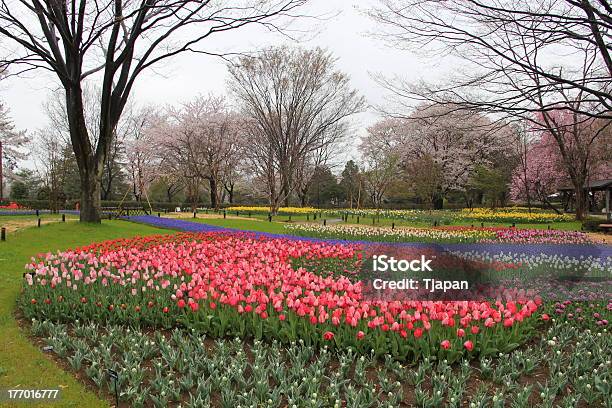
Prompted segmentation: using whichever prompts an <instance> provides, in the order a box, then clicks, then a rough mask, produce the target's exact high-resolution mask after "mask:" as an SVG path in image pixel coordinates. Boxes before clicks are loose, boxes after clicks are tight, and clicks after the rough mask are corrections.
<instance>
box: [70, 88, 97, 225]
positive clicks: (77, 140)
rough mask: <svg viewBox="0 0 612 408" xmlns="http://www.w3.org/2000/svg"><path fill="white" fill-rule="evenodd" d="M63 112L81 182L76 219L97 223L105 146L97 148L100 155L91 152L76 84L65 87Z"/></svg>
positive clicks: (79, 90)
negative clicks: (64, 112)
mask: <svg viewBox="0 0 612 408" xmlns="http://www.w3.org/2000/svg"><path fill="white" fill-rule="evenodd" d="M66 114H67V118H68V126H69V129H70V141H71V144H72V150H74V155H75V157H76V161H77V165H78V167H79V178H80V182H81V203H80V215H79V219H80V221H81V222H95V223H100V192H101V189H102V188H101V186H102V170H103V163H104V161H105V159H106V153H107V149H104V148H103V149H101V152H102V153H103V154H101V155H99V156H100V157H96V155H95V154H94V152H93V149H92V146H91V142H90V140H89V133H88V131H87V125H86V124H85V115H84V106H83V94H82V92H81V88H80V87H79V86H72V87H67V88H66ZM101 128H102V126H101ZM103 137H104V135H103V134H102V133H100V139H102V138H103ZM99 143H102V141H101V140H100V141H99ZM105 147H106V146H105Z"/></svg>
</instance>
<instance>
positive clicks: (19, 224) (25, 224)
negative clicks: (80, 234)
mask: <svg viewBox="0 0 612 408" xmlns="http://www.w3.org/2000/svg"><path fill="white" fill-rule="evenodd" d="M74 221H78V220H77V219H69V218H66V222H74ZM57 222H62V221H61V220H60V219H58V220H54V219H48V218H41V219H40V225H41V226H43V225H47V224H54V223H57ZM36 225H37V221H36V220H35V219H32V218H28V219H23V220H19V219H11V220H3V219H2V218H1V217H0V226H2V227H4V228H6V232H7V233H11V232H15V231H19V230H22V229H24V228H29V227H35V226H36Z"/></svg>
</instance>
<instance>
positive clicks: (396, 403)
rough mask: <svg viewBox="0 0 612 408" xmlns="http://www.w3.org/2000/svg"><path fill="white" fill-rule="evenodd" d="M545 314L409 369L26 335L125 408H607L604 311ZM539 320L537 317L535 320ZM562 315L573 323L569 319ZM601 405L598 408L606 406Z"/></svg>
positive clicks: (166, 343)
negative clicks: (512, 341) (498, 343)
mask: <svg viewBox="0 0 612 408" xmlns="http://www.w3.org/2000/svg"><path fill="white" fill-rule="evenodd" d="M562 305H563V312H562V313H556V312H554V308H557V309H559V307H560V305H553V304H550V305H546V306H544V309H543V310H542V312H545V313H544V314H543V315H542V320H541V329H540V331H539V333H538V338H537V339H534V341H532V342H531V343H530V345H529V347H528V348H525V349H522V350H514V351H512V352H509V353H500V354H497V355H495V356H491V357H484V356H483V357H481V358H479V359H476V360H468V359H467V358H465V359H462V360H461V361H459V362H457V363H456V364H450V362H449V361H448V360H445V359H434V358H427V357H426V358H424V359H422V360H421V361H419V362H418V364H409V365H406V364H405V363H402V362H399V361H397V360H394V359H393V358H392V357H391V356H389V355H386V356H383V358H382V359H380V358H375V356H374V355H372V354H366V355H359V354H357V353H355V352H354V351H353V350H351V349H342V350H338V351H333V350H331V349H329V348H328V347H327V346H325V345H324V346H323V347H321V348H319V349H317V348H315V347H314V346H312V345H307V344H306V343H305V342H304V341H302V340H298V341H296V342H292V343H290V344H288V345H281V344H279V343H278V342H276V341H272V342H262V341H257V340H256V341H254V342H245V341H244V340H243V339H240V338H236V339H218V340H214V341H213V340H211V339H210V338H208V337H207V336H206V335H204V334H201V333H199V332H197V331H194V330H186V329H174V330H171V331H161V330H157V331H154V332H152V331H150V330H145V329H144V328H142V327H138V325H137V324H135V325H133V326H132V327H127V326H125V325H109V324H105V323H100V322H95V321H89V322H84V321H79V320H76V321H72V322H70V323H68V324H58V323H55V322H51V321H48V320H39V319H33V320H32V321H31V323H30V324H29V329H30V333H31V335H32V336H33V338H34V339H35V341H36V342H37V344H39V345H40V346H46V347H48V348H50V349H51V350H52V356H53V357H54V358H55V359H56V360H57V361H58V362H59V363H60V364H62V365H63V366H64V367H65V368H66V369H67V370H69V371H72V372H74V373H75V374H77V375H78V376H79V378H80V379H81V380H82V381H86V382H87V383H88V385H90V386H91V387H92V388H94V389H96V390H98V391H99V393H100V395H101V396H103V397H106V398H107V399H108V400H109V401H114V393H115V388H114V387H115V383H114V381H112V380H111V379H110V378H109V376H108V371H107V370H108V369H112V370H114V371H115V372H116V373H117V374H118V378H117V386H118V394H119V398H120V401H121V404H122V405H121V406H129V407H135V408H139V407H155V408H158V407H159V408H162V407H178V406H181V407H186V408H199V407H209V406H214V407H228V408H230V407H241V406H242V407H255V406H257V407H270V408H272V407H291V408H297V407H313V408H314V407H334V408H340V407H355V408H369V407H371V408H375V407H451V408H454V407H456V408H459V407H468V408H479V407H494V408H502V407H536V406H537V407H596V406H602V407H603V406H609V396H610V392H611V390H610V383H611V382H612V374H611V373H612V363H611V360H610V349H611V348H612V336H610V333H609V331H608V328H607V326H605V325H602V324H599V323H597V322H600V321H601V317H599V318H597V317H594V316H599V315H600V314H605V313H607V314H608V315H609V314H610V308H611V307H612V305H610V304H608V305H607V307H606V305H605V303H597V304H588V303H587V304H584V303H573V302H563V303H562ZM546 312H547V313H546ZM571 314H575V315H577V316H578V315H579V316H580V317H579V318H572V317H570V315H571ZM606 404H607V405H606Z"/></svg>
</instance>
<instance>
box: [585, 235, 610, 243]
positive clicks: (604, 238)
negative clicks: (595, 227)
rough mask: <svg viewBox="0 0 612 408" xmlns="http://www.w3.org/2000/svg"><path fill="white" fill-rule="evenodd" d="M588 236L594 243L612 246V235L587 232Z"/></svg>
mask: <svg viewBox="0 0 612 408" xmlns="http://www.w3.org/2000/svg"><path fill="white" fill-rule="evenodd" d="M587 235H588V236H589V237H591V238H592V239H593V240H594V241H597V242H602V241H603V242H604V243H606V244H608V245H612V234H603V233H601V232H587Z"/></svg>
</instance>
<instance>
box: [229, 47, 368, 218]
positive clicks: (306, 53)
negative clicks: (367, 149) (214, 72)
mask: <svg viewBox="0 0 612 408" xmlns="http://www.w3.org/2000/svg"><path fill="white" fill-rule="evenodd" d="M334 63H335V59H334V58H333V57H332V56H331V55H330V54H329V53H328V52H326V51H324V50H322V49H319V48H317V49H314V50H305V49H300V48H288V47H278V48H270V49H266V50H263V51H262V52H261V54H260V55H259V56H258V57H256V58H252V57H244V58H240V59H239V60H238V61H237V63H236V64H232V65H229V66H228V67H229V71H230V74H231V79H230V83H229V86H230V89H231V90H232V92H233V93H234V95H235V97H236V98H237V99H238V100H239V101H240V102H241V103H242V111H243V114H244V115H245V116H246V117H248V118H250V120H251V123H252V125H253V126H255V127H256V129H253V131H252V132H251V134H252V135H253V140H254V146H253V148H251V149H250V151H252V152H253V153H254V156H253V157H252V160H254V161H256V164H255V165H256V167H258V168H259V170H260V171H261V173H260V174H261V175H262V177H264V178H265V179H266V180H267V183H266V184H267V185H268V192H269V195H270V209H271V211H272V212H275V211H276V210H277V208H278V204H279V203H280V202H283V201H284V203H285V205H288V204H289V199H290V196H291V194H292V192H293V191H294V189H295V188H296V182H295V181H296V180H295V177H296V172H297V169H298V167H300V166H304V165H308V164H309V160H308V158H309V156H310V155H311V154H312V153H313V152H315V151H318V150H319V151H323V150H325V149H329V151H332V150H333V148H332V146H334V145H337V144H338V143H339V142H340V141H341V140H342V138H343V137H344V136H345V135H346V131H347V129H348V124H347V121H346V119H347V118H348V117H349V116H351V115H353V114H354V113H356V112H358V111H360V110H361V109H362V108H363V107H364V99H363V98H361V97H359V96H358V95H357V92H356V91H355V90H353V89H351V88H350V86H349V78H348V76H347V75H346V74H344V73H342V72H339V71H336V70H334ZM262 155H265V156H267V157H266V158H262V157H261V156H262ZM277 178H278V180H277ZM276 184H278V188H277V187H276Z"/></svg>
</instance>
